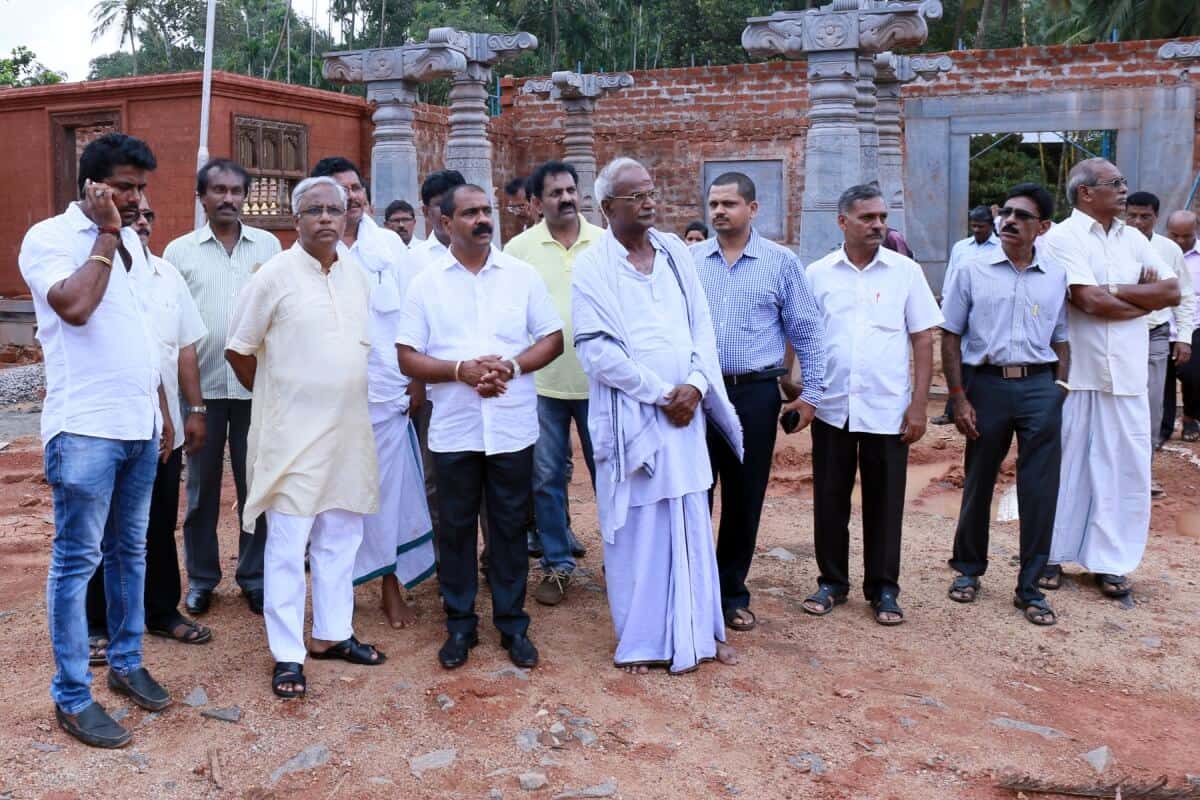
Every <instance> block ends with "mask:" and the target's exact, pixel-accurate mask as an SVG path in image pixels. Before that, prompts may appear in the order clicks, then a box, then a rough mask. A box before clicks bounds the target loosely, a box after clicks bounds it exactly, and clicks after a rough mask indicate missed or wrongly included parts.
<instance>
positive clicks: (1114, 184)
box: [1092, 178, 1129, 189]
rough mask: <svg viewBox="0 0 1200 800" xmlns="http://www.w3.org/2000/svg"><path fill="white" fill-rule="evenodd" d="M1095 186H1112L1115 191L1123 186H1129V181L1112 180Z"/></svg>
mask: <svg viewBox="0 0 1200 800" xmlns="http://www.w3.org/2000/svg"><path fill="white" fill-rule="evenodd" d="M1092 185H1093V186H1111V187H1113V188H1114V189H1119V188H1121V187H1122V186H1129V181H1128V180H1126V179H1125V178H1110V179H1109V180H1106V181H1097V182H1096V183H1094V184H1092Z"/></svg>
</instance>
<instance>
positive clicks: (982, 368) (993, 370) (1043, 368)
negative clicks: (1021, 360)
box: [975, 364, 1058, 380]
mask: <svg viewBox="0 0 1200 800" xmlns="http://www.w3.org/2000/svg"><path fill="white" fill-rule="evenodd" d="M1057 366H1058V364H1012V365H1009V366H1007V367H1002V366H999V365H997V364H980V365H979V366H977V367H975V371H976V372H978V373H982V374H984V375H999V376H1000V377H1001V378H1005V379H1006V380H1012V379H1013V378H1028V377H1029V376H1030V375H1037V374H1039V373H1042V372H1053V371H1054V369H1055V368H1056V367H1057Z"/></svg>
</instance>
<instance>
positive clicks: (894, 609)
mask: <svg viewBox="0 0 1200 800" xmlns="http://www.w3.org/2000/svg"><path fill="white" fill-rule="evenodd" d="M871 608H872V609H873V610H874V611H875V621H876V622H878V623H879V624H880V625H887V626H892V625H899V624H900V623H902V622H904V611H903V610H902V609H901V608H900V604H899V603H897V602H896V592H895V591H893V590H891V589H885V590H884V591H882V592H880V593H879V596H878V597H876V598H875V599H874V600H872V601H871ZM884 614H895V615H897V619H884V618H883V616H882V615H884Z"/></svg>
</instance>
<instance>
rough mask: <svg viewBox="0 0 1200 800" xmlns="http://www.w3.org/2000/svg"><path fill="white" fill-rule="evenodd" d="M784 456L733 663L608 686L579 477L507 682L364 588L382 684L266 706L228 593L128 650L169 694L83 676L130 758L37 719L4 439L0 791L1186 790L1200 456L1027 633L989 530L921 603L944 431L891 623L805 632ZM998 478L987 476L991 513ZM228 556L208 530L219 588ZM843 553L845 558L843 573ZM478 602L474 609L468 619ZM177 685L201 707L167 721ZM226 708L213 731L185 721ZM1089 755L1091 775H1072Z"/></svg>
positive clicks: (851, 618) (484, 651)
mask: <svg viewBox="0 0 1200 800" xmlns="http://www.w3.org/2000/svg"><path fill="white" fill-rule="evenodd" d="M937 405H939V404H938V403H931V404H930V414H931V415H933V414H936V413H938V409H937V407H936V406H937ZM809 446H810V439H809V436H808V434H807V433H801V434H797V435H795V436H791V437H782V436H781V438H780V440H779V444H778V446H777V452H776V470H775V476H774V480H773V483H772V487H771V491H770V495H769V497H768V501H767V507H766V509H765V512H764V516H763V524H762V530H761V533H760V536H759V546H758V557H757V558H756V560H755V563H754V567H753V570H752V572H751V577H750V586H751V590H752V591H753V593H754V601H753V607H754V609H755V611H756V612H757V614H758V618H759V621H760V624H759V627H758V628H757V630H755V631H753V632H750V633H740V634H739V633H733V632H731V633H730V640H731V642H732V643H733V644H734V645H735V646H736V647H737V648H738V649H739V651H740V654H741V663H740V664H738V665H737V666H733V667H729V666H721V665H717V664H706V665H704V666H702V667H701V669H700V670H699V671H697V672H695V673H692V674H690V675H685V676H680V677H670V676H667V675H665V674H663V673H652V674H649V675H645V676H631V675H626V674H624V673H622V672H620V671H618V670H616V669H614V668H613V666H612V664H611V660H610V659H611V656H612V651H613V647H614V638H613V632H612V628H611V625H610V621H609V614H608V606H607V601H606V597H605V594H604V588H603V576H602V574H601V570H600V564H601V550H600V542H599V539H598V536H597V534H596V526H595V506H594V503H593V501H592V498H591V492H590V489H588V487H587V485H586V483H585V481H584V476H585V474H586V472H585V470H584V469H583V465H582V463H580V464H579V466H578V468H577V469H576V470H575V483H574V485H573V486H572V491H571V497H572V509H573V513H574V516H575V526H576V530H577V531H578V532H579V533H581V535H582V537H583V539H584V541H585V543H586V544H587V545H588V547H589V552H588V555H587V557H586V558H584V559H583V560H582V562H581V567H582V571H583V573H584V577H581V578H580V579H579V580H577V582H576V583H575V584H574V585H573V587H572V589H571V591H570V595H569V597H568V599H567V601H566V602H565V603H563V604H562V605H560V606H558V607H555V608H545V607H541V606H538V605H537V604H536V603H534V602H533V600H532V597H530V600H529V609H530V612H531V614H532V617H533V626H532V628H531V635H532V637H533V639H534V641H535V642H536V643H537V645H538V646H539V648H540V649H541V653H542V664H541V666H540V667H538V668H537V669H535V670H533V671H531V672H528V673H526V672H523V671H520V670H516V669H515V668H512V667H511V665H510V664H509V662H508V660H507V658H506V655H505V653H504V652H503V651H502V650H501V649H500V647H499V642H498V639H499V637H498V635H497V634H496V632H495V631H494V630H493V629H492V628H491V627H490V626H489V625H488V624H486V622H485V623H484V624H483V625H482V626H481V634H482V639H483V641H482V644H481V646H480V647H478V648H476V649H475V650H474V651H473V652H472V655H471V660H470V663H469V664H468V665H467V666H466V667H464V668H463V669H460V670H457V671H455V672H446V671H444V670H442V669H441V668H440V667H439V666H438V664H437V661H436V651H437V648H438V646H439V645H440V643H441V640H442V638H443V627H442V617H441V612H440V606H439V603H438V598H437V592H436V587H435V586H434V584H433V582H427V583H426V584H424V585H422V586H420V587H418V588H417V590H416V591H415V593H414V596H413V599H414V602H415V605H416V608H417V610H418V612H419V615H420V616H419V621H418V623H417V625H416V627H414V628H412V629H409V630H404V631H393V630H391V629H390V628H388V627H387V626H386V625H385V623H384V620H383V614H382V612H381V611H380V610H379V608H378V586H377V585H375V584H372V585H368V586H363V587H359V589H358V598H357V599H358V605H357V615H356V630H357V632H358V635H359V636H360V637H361V638H363V639H364V640H367V641H372V642H374V643H377V644H378V645H379V646H380V647H381V648H382V649H383V650H385V651H386V652H387V654H388V656H389V660H388V662H387V664H385V665H383V666H380V667H376V668H365V667H354V666H350V665H346V664H342V663H340V662H338V663H326V662H313V661H310V662H309V664H308V666H307V668H306V672H307V675H308V679H309V695H308V697H307V699H305V700H302V701H289V702H284V701H281V700H278V699H276V698H275V697H274V696H273V695H272V694H271V692H270V689H269V676H270V670H271V657H270V655H269V653H268V652H267V648H266V641H265V635H264V629H263V625H262V621H261V618H259V617H256V616H253V615H251V614H250V613H249V612H248V611H247V609H246V606H245V603H244V602H242V600H241V598H240V597H239V596H238V592H237V589H236V588H234V587H233V586H232V582H231V579H229V578H227V579H226V581H225V582H223V583H222V585H221V587H220V589H219V593H218V598H217V601H216V603H215V604H214V607H213V610H212V611H211V612H210V613H209V614H208V615H206V616H205V617H204V618H203V621H204V623H205V624H207V625H209V626H210V627H212V629H213V630H214V633H215V638H214V641H213V642H212V643H210V644H207V645H203V646H188V645H182V644H177V643H173V642H166V641H164V640H162V639H157V638H154V637H147V639H146V663H147V665H148V666H149V667H150V668H151V670H152V671H153V673H154V674H155V675H156V676H157V677H158V678H159V679H160V680H161V681H162V682H163V683H164V684H165V685H166V686H167V687H168V688H169V689H170V690H171V691H172V694H173V696H174V697H175V699H176V703H175V705H173V706H172V707H171V708H169V709H167V710H166V711H164V712H162V713H160V714H148V713H146V712H144V711H142V710H140V709H138V708H136V707H134V706H132V705H131V704H129V703H128V702H127V701H126V700H124V699H123V698H121V697H119V696H117V695H114V694H112V693H111V692H110V691H109V690H108V689H107V688H106V687H105V686H104V681H103V674H104V673H103V670H102V669H100V670H97V672H96V675H97V681H96V683H97V686H96V687H95V694H96V698H97V699H98V700H99V701H100V702H101V703H103V704H104V705H105V706H106V707H107V708H108V709H109V710H110V711H113V710H116V709H122V710H124V711H126V712H127V714H128V716H126V717H125V723H126V724H128V725H131V726H132V727H133V729H134V731H135V739H134V743H133V744H132V745H131V747H129V748H127V749H125V750H121V751H100V750H91V749H89V748H86V747H84V746H82V745H80V744H78V743H76V742H74V741H73V740H71V739H70V738H69V737H67V736H66V735H65V734H63V733H62V732H61V731H59V730H58V728H57V726H56V725H55V723H54V718H53V713H52V704H51V701H50V698H49V696H48V693H47V685H48V682H49V679H50V676H51V673H52V666H51V663H52V662H51V654H50V646H49V642H48V638H47V635H46V613H45V607H46V606H45V581H46V566H47V558H48V552H49V548H50V542H51V536H52V531H53V525H52V518H51V513H52V511H51V507H50V500H49V495H48V491H47V487H46V485H45V483H44V481H43V479H42V473H41V458H40V450H39V447H38V444H37V442H36V440H35V439H34V438H32V437H22V438H19V439H16V440H14V441H13V443H12V444H10V445H9V446H8V448H7V449H5V450H4V451H3V452H0V563H2V564H3V568H2V569H0V641H2V642H3V647H0V671H2V672H3V674H5V675H7V676H8V677H7V678H5V679H4V680H2V681H0V719H2V720H3V727H2V730H0V798H104V797H112V798H193V797H194V798H218V797H219V798H255V799H256V800H265V798H293V797H296V798H352V797H355V798H364V797H365V798H520V797H530V798H539V797H541V798H552V797H562V798H566V797H609V796H611V797H620V798H702V797H703V798H709V797H715V798H720V797H742V798H889V799H890V798H913V799H914V800H915V799H917V798H921V799H922V800H924V799H926V798H935V799H936V798H972V799H973V798H1005V797H1015V796H1016V794H1015V793H1014V792H1010V791H1006V790H1000V789H997V788H995V784H996V782H997V781H998V779H999V778H1000V777H1001V776H1003V775H1006V774H1009V773H1020V774H1026V775H1031V776H1033V777H1036V778H1039V779H1042V780H1047V781H1054V782H1058V783H1094V782H1097V781H1106V782H1112V781H1115V780H1117V779H1118V778H1120V777H1121V776H1130V777H1131V778H1133V779H1136V780H1141V781H1145V780H1152V779H1156V778H1157V777H1158V776H1160V775H1165V776H1168V777H1170V778H1171V781H1172V785H1174V786H1181V785H1184V784H1185V782H1186V781H1187V779H1188V776H1189V774H1194V773H1200V743H1198V741H1197V738H1198V737H1197V732H1198V731H1200V680H1198V677H1200V639H1198V638H1197V637H1196V636H1195V635H1194V626H1195V624H1196V621H1197V619H1200V589H1198V588H1197V580H1198V579H1200V578H1198V576H1200V509H1198V506H1197V502H1196V499H1197V497H1198V496H1200V495H1198V493H1197V486H1198V485H1200V460H1198V458H1197V456H1198V455H1200V448H1197V447H1196V446H1194V445H1183V444H1182V443H1180V442H1179V441H1178V439H1175V440H1173V441H1172V443H1171V445H1170V446H1169V450H1168V451H1164V452H1162V453H1160V454H1159V455H1158V456H1157V457H1156V458H1155V463H1154V471H1155V476H1156V478H1157V479H1158V480H1159V481H1161V482H1162V483H1163V484H1164V486H1165V488H1166V490H1167V496H1166V498H1165V499H1163V500H1158V501H1155V503H1154V515H1153V532H1152V536H1151V540H1150V545H1149V549H1148V551H1147V553H1146V558H1145V561H1144V562H1143V564H1142V566H1141V568H1140V569H1139V570H1138V571H1137V572H1136V573H1135V574H1134V575H1133V576H1132V577H1133V582H1134V594H1133V597H1132V600H1131V601H1130V602H1126V603H1123V604H1122V603H1119V602H1115V601H1111V600H1106V599H1103V598H1101V597H1100V595H1099V594H1098V593H1097V592H1096V591H1095V590H1094V589H1093V588H1092V585H1091V583H1090V581H1089V580H1088V579H1087V576H1081V575H1078V574H1077V571H1073V572H1070V573H1069V575H1068V578H1067V580H1066V581H1065V584H1064V586H1063V589H1062V590H1061V591H1059V592H1057V593H1055V594H1052V595H1051V601H1052V603H1053V605H1054V607H1055V608H1056V610H1057V611H1058V613H1059V616H1060V622H1059V624H1058V626H1057V627H1053V628H1037V627H1034V626H1032V625H1030V624H1028V623H1026V622H1024V621H1023V620H1022V619H1021V617H1020V615H1019V613H1018V612H1017V611H1016V610H1015V609H1014V608H1013V607H1012V605H1011V596H1012V585H1013V581H1014V580H1015V573H1016V569H1015V567H1014V564H1013V559H1015V557H1016V552H1017V549H1016V524H1015V523H1011V522H1010V523H1003V524H996V525H994V527H993V539H992V557H993V558H992V570H991V571H990V572H989V573H988V575H987V576H986V577H985V579H984V588H983V591H982V593H981V596H980V599H979V601H978V602H977V603H975V604H974V605H970V606H964V605H959V604H957V603H953V602H951V601H950V600H948V599H947V597H946V588H947V585H948V583H949V581H950V579H951V576H952V575H951V572H950V570H949V568H948V567H947V566H946V558H947V557H948V556H949V551H950V545H951V540H952V537H953V533H954V517H955V515H956V514H957V510H958V501H959V500H958V499H959V490H958V489H957V488H956V487H957V486H958V485H959V484H960V483H961V477H962V471H961V466H960V464H961V457H962V443H961V438H960V437H959V436H958V434H957V433H956V432H954V430H953V428H931V429H930V432H929V433H928V434H927V436H926V437H925V439H924V440H922V442H920V443H919V445H918V446H916V447H915V448H914V449H913V452H912V457H911V465H912V466H911V470H910V473H909V492H908V494H909V503H908V511H907V515H906V518H905V530H904V537H905V539H904V566H903V574H902V583H903V588H904V592H903V594H902V595H901V602H902V604H903V605H904V607H905V610H906V612H907V617H908V621H907V623H906V624H905V625H902V626H900V627H898V628H883V627H880V626H878V625H876V624H875V623H874V622H872V620H871V618H870V616H869V614H868V609H867V606H866V604H865V602H864V601H863V599H862V597H861V593H855V594H852V596H851V602H850V603H849V604H847V605H845V606H841V607H839V608H838V609H837V610H836V611H835V612H834V613H833V614H831V615H830V616H828V617H824V618H816V617H812V616H809V615H807V614H804V613H802V612H801V610H800V603H801V600H802V599H803V598H804V597H805V596H806V595H807V594H808V593H810V592H811V591H812V590H813V589H814V588H815V581H816V568H815V564H814V561H813V550H812V503H811V480H812V474H811V461H810V456H809ZM1009 466H1010V467H1011V463H1010V465H1009ZM1011 480H1012V478H1011V470H1010V471H1009V474H1006V475H1005V476H1004V477H1003V478H1002V485H1001V487H1000V489H999V490H998V491H997V497H999V496H1000V493H1001V491H1002V490H1003V489H1004V488H1005V487H1006V486H1007V485H1009V484H1010V483H1011ZM226 496H227V497H229V498H231V499H232V491H231V489H230V490H227V495H226ZM852 525H854V526H857V525H858V517H857V514H856V516H855V519H854V521H853V522H852ZM234 542H235V536H234V521H233V517H232V515H231V514H226V515H225V516H224V518H223V520H222V553H223V556H222V557H223V560H224V564H225V566H226V574H227V575H229V576H231V575H232V573H233V567H234V564H233V560H232V558H231V556H232V554H233V552H234V546H233V543H234ZM180 547H181V552H182V545H180ZM853 549H854V554H853V555H852V561H851V563H852V566H853V565H856V564H858V563H860V561H861V560H860V558H859V556H858V552H859V548H858V547H857V545H855V546H853ZM854 572H855V577H856V578H857V577H858V575H859V571H858V568H857V567H855V569H854ZM531 587H532V583H531ZM488 599H489V598H488V594H487V592H486V591H483V592H481V595H480V606H481V608H480V613H481V617H482V619H483V620H487V619H489V614H490V612H489V610H488ZM197 687H201V688H203V689H204V690H205V693H206V694H207V702H206V704H205V705H201V706H198V707H192V706H189V705H186V704H184V703H183V702H182V700H183V698H184V697H185V696H186V695H188V694H189V693H192V692H193V690H194V689H196V688H197ZM230 706H237V707H238V708H239V709H240V710H241V717H240V720H239V721H237V722H227V721H221V720H217V719H211V718H206V717H204V716H202V712H204V711H211V710H213V709H217V708H227V707H230ZM1030 726H1042V727H1041V728H1030ZM1101 747H1107V748H1108V756H1109V757H1108V764H1107V766H1106V767H1105V769H1104V772H1103V774H1102V775H1100V774H1098V773H1097V772H1096V770H1095V768H1094V767H1093V766H1091V765H1090V764H1089V763H1088V761H1086V760H1085V759H1084V758H1083V757H1082V754H1084V753H1087V752H1089V751H1093V750H1095V749H1097V748H1101ZM439 751H453V752H452V753H451V752H439ZM302 753H303V755H302V757H301V758H300V759H299V760H298V761H295V762H289V760H291V759H293V758H294V757H296V756H297V755H299V754H302ZM430 754H433V755H432V756H430ZM423 756H429V758H425V759H423V758H421V757H423ZM431 762H432V764H433V766H429V764H430V763H431ZM289 763H290V764H291V766H292V767H295V769H294V770H293V771H289V770H288V768H287V767H286V766H285V765H287V764H289ZM438 764H440V766H438ZM1101 766H1103V765H1101ZM426 767H428V768H426ZM543 781H544V784H545V785H544V786H542V787H541V788H529V789H526V788H523V787H522V783H524V784H525V785H526V786H530V787H534V786H537V785H539V784H540V783H542V782H543ZM1032 796H1033V795H1030V797H1032Z"/></svg>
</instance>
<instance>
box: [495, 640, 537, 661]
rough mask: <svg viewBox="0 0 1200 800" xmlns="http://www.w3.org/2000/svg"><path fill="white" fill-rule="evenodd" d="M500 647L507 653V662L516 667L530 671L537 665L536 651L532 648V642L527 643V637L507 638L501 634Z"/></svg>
mask: <svg viewBox="0 0 1200 800" xmlns="http://www.w3.org/2000/svg"><path fill="white" fill-rule="evenodd" d="M500 646H501V647H503V648H504V649H505V650H507V651H508V657H509V660H511V661H512V662H513V663H514V664H516V665H517V666H518V667H524V668H526V669H532V668H533V667H536V666H537V663H538V651H537V648H536V647H534V646H533V642H531V641H529V637H528V636H526V635H524V634H520V635H517V636H509V635H508V634H502V635H501V636H500Z"/></svg>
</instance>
